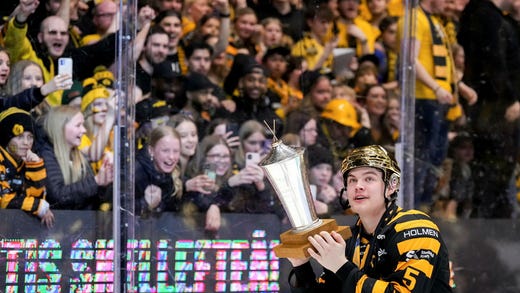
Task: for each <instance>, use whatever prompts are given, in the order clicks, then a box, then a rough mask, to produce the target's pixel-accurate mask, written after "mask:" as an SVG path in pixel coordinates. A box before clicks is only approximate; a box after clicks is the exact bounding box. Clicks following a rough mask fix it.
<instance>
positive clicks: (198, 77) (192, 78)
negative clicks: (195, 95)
mask: <svg viewBox="0 0 520 293" xmlns="http://www.w3.org/2000/svg"><path fill="white" fill-rule="evenodd" d="M184 85H185V87H186V91H187V92H194V91H200V90H205V89H211V88H213V87H214V86H215V85H214V84H213V83H212V82H211V81H210V80H209V78H208V77H207V76H205V75H204V74H200V73H198V72H192V73H190V74H189V75H188V76H186V81H185V82H184Z"/></svg>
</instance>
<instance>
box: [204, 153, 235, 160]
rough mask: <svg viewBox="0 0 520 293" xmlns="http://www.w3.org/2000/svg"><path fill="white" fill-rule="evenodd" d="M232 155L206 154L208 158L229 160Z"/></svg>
mask: <svg viewBox="0 0 520 293" xmlns="http://www.w3.org/2000/svg"><path fill="white" fill-rule="evenodd" d="M230 157H231V156H230V155H223V154H207V155H206V158H208V159H212V160H216V159H220V160H227V159H229V158H230Z"/></svg>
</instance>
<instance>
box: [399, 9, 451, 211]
mask: <svg viewBox="0 0 520 293" xmlns="http://www.w3.org/2000/svg"><path fill="white" fill-rule="evenodd" d="M444 8H445V2H444V1H441V2H439V1H433V0H421V1H420V5H419V6H418V8H417V18H418V21H417V26H416V28H417V29H416V32H415V35H413V36H412V37H413V38H414V51H413V52H412V53H413V60H414V63H415V68H416V73H415V78H416V83H415V134H414V138H415V156H416V158H415V170H414V173H415V174H414V176H415V180H414V189H415V203H416V206H417V207H418V208H419V209H422V210H425V211H428V210H429V209H430V206H431V204H432V202H433V200H432V196H433V190H434V188H435V186H436V185H437V179H438V178H437V176H436V174H435V172H434V170H435V168H438V167H440V166H441V164H442V162H443V161H444V159H445V158H446V155H447V151H448V130H449V127H450V123H451V121H454V120H455V119H457V118H458V117H457V116H459V117H460V114H461V113H460V112H459V113H458V114H459V115H451V114H452V113H453V112H449V111H450V107H451V105H454V106H455V108H454V109H457V108H456V102H457V101H456V100H455V99H454V96H453V93H454V89H455V87H454V86H453V85H454V84H455V82H456V79H455V76H454V75H453V73H454V64H453V58H452V57H451V56H450V54H449V50H450V48H449V43H448V39H447V35H446V33H445V32H444V30H443V28H442V25H441V24H440V23H439V22H438V20H437V19H436V18H435V17H433V15H436V14H437V15H438V14H439V13H441V12H442V11H443V10H444ZM402 25H403V23H402V19H401V20H400V22H399V25H398V27H399V36H400V38H399V40H402V38H403V31H402V30H403V26H402ZM439 32H440V33H439Z"/></svg>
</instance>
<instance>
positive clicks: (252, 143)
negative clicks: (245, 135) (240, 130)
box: [245, 140, 264, 145]
mask: <svg viewBox="0 0 520 293" xmlns="http://www.w3.org/2000/svg"><path fill="white" fill-rule="evenodd" d="M245 142H246V143H247V144H250V145H262V144H263V143H264V141H263V140H246V141H245Z"/></svg>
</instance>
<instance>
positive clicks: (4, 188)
mask: <svg viewBox="0 0 520 293" xmlns="http://www.w3.org/2000/svg"><path fill="white" fill-rule="evenodd" d="M0 129H2V130H3V131H4V132H3V134H2V135H0V199H1V201H0V203H1V204H0V207H1V208H3V209H5V208H7V209H22V210H24V211H26V212H30V213H32V214H33V215H35V216H38V217H39V218H40V219H41V221H42V223H43V224H45V225H46V226H47V227H51V226H52V225H53V224H54V214H53V213H52V211H51V209H50V205H49V203H48V202H47V201H46V200H45V195H46V194H45V185H44V184H43V181H44V180H45V177H46V175H47V174H46V172H45V166H44V163H43V160H42V159H41V158H40V157H39V156H38V155H36V154H35V153H33V152H32V150H31V149H32V146H33V142H34V121H33V120H32V118H31V115H30V114H29V113H28V112H26V111H23V110H21V109H18V108H14V107H13V108H9V109H7V110H5V111H3V112H1V113H0Z"/></svg>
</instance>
